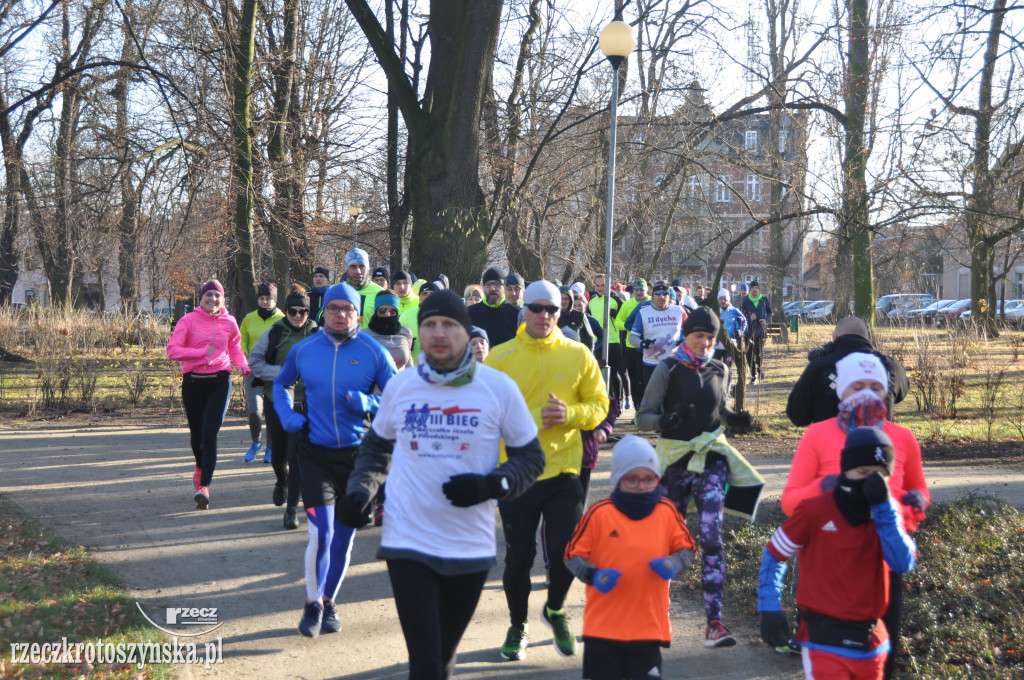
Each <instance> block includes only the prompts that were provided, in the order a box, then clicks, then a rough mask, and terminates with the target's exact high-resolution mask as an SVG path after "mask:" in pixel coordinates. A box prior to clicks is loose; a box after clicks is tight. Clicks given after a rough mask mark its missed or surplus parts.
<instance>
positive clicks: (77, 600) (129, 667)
mask: <svg viewBox="0 0 1024 680" xmlns="http://www.w3.org/2000/svg"><path fill="white" fill-rule="evenodd" d="M0 527H3V554H2V556H0V641H2V645H0V677H3V678H82V677H87V678H133V679H134V678H140V679H141V678H165V677H171V673H170V666H169V665H166V664H157V665H152V666H151V665H149V664H148V663H147V664H146V665H145V666H144V667H143V668H141V669H140V668H139V667H138V664H130V663H127V662H126V663H118V662H117V661H116V659H115V662H114V663H103V664H99V663H96V664H95V665H94V664H91V663H88V662H87V661H86V659H85V656H84V652H83V653H82V654H81V655H80V656H79V658H75V659H70V658H69V661H70V662H69V663H48V664H43V663H21V662H20V659H21V655H20V648H18V651H15V650H14V649H12V645H13V644H17V643H29V644H31V643H39V644H44V643H51V644H52V643H61V642H62V638H67V642H68V643H69V645H73V644H74V643H77V642H83V643H84V642H96V641H97V640H101V641H102V642H103V644H104V645H107V644H108V643H109V644H113V645H117V644H119V643H147V642H151V643H157V644H163V643H165V642H167V639H168V638H167V637H166V636H164V634H163V633H160V632H159V631H158V630H156V629H155V628H154V627H153V626H152V625H150V624H149V623H147V622H146V621H145V620H144V619H143V617H142V616H141V614H139V611H138V610H137V609H136V607H135V602H134V601H133V600H132V599H131V597H130V596H129V595H128V593H127V592H126V591H125V590H124V588H123V587H122V586H121V585H120V584H119V583H118V582H117V580H116V579H115V578H114V576H113V575H112V574H111V573H110V572H109V571H107V570H106V569H105V568H104V567H102V566H101V565H99V564H98V563H97V562H96V560H95V559H94V558H93V557H91V556H90V555H89V553H88V552H87V551H86V550H85V548H83V547H82V546H79V545H75V544H72V543H68V542H66V541H64V540H62V539H60V538H57V537H56V536H54V535H53V534H51V533H50V532H49V531H47V530H45V529H44V528H42V527H41V526H40V525H39V523H38V522H36V521H35V520H33V519H31V518H29V517H26V516H25V515H24V514H23V513H22V512H21V511H20V510H18V509H17V508H16V507H14V506H13V505H12V504H11V503H10V501H9V500H7V499H6V498H4V497H2V496H0ZM12 654H14V656H15V657H16V659H17V660H16V661H12Z"/></svg>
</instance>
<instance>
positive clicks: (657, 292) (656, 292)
mask: <svg viewBox="0 0 1024 680" xmlns="http://www.w3.org/2000/svg"><path fill="white" fill-rule="evenodd" d="M654 294H655V295H668V291H667V290H656V291H654Z"/></svg>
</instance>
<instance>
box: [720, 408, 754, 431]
mask: <svg viewBox="0 0 1024 680" xmlns="http://www.w3.org/2000/svg"><path fill="white" fill-rule="evenodd" d="M725 424H726V425H728V426H729V427H734V428H736V429H737V430H745V429H747V428H749V427H752V426H753V424H754V418H753V416H751V415H750V411H726V412H725Z"/></svg>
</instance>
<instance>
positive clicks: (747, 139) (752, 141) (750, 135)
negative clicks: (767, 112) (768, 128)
mask: <svg viewBox="0 0 1024 680" xmlns="http://www.w3.org/2000/svg"><path fill="white" fill-rule="evenodd" d="M743 148H744V149H746V150H747V151H752V150H754V149H756V148H757V130H747V132H746V134H744V135H743Z"/></svg>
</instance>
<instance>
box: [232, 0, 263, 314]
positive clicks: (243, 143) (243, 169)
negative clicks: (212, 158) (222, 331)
mask: <svg viewBox="0 0 1024 680" xmlns="http://www.w3.org/2000/svg"><path fill="white" fill-rule="evenodd" d="M256 3H257V0H243V2H242V15H241V21H240V22H239V26H238V45H237V47H236V49H235V64H236V70H235V92H234V93H235V101H234V107H233V115H232V118H231V123H232V130H233V133H234V142H235V153H234V156H235V157H234V164H233V168H232V169H233V175H234V179H235V191H237V195H236V198H235V248H236V251H235V272H234V274H235V277H237V286H238V287H237V289H236V292H237V294H238V295H239V296H240V297H241V299H242V304H243V307H244V308H246V309H254V308H255V307H256V281H255V272H256V263H255V261H254V259H253V247H252V246H253V234H252V207H253V198H254V196H253V193H254V192H253V184H252V130H251V129H250V126H251V120H250V112H249V109H250V100H251V96H252V61H253V54H254V52H255V40H256Z"/></svg>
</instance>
